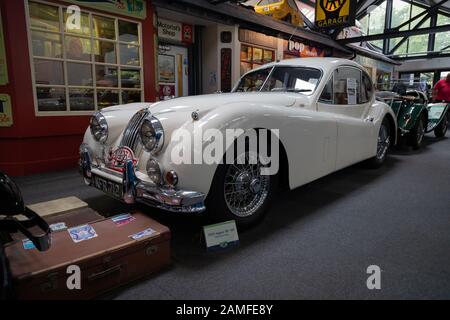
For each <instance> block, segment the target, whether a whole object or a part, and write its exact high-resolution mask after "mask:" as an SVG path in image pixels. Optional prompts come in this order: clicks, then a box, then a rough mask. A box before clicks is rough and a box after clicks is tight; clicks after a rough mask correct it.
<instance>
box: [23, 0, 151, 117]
mask: <svg viewBox="0 0 450 320" xmlns="http://www.w3.org/2000/svg"><path fill="white" fill-rule="evenodd" d="M30 2H34V3H39V4H43V5H50V6H53V7H55V8H58V13H59V28H60V30H59V31H48V30H43V29H40V28H35V27H33V28H32V27H31V16H30V7H29V3H30ZM24 4H25V19H26V26H27V37H28V52H29V59H30V72H31V80H32V88H33V102H34V110H35V115H36V116H37V117H46V116H86V115H92V114H93V113H95V112H97V111H99V110H101V108H100V107H99V105H98V91H102V90H109V91H113V92H116V91H117V94H118V100H119V101H118V104H117V105H121V104H123V99H122V94H123V92H130V91H134V92H140V93H141V101H144V97H145V83H144V56H143V47H144V45H143V42H142V41H143V35H142V31H143V28H142V21H138V20H133V19H127V18H123V17H122V16H114V15H111V14H104V13H102V12H98V11H96V10H85V9H82V10H81V14H88V17H89V28H90V30H91V34H90V35H89V36H86V35H77V34H74V33H67V32H66V30H65V26H64V13H65V11H64V9H67V8H68V7H70V4H67V5H66V4H60V3H51V2H48V1H43V0H24ZM93 16H98V17H103V18H108V19H113V20H114V28H115V32H116V39H115V40H111V39H103V38H99V37H95V36H94V34H93V33H92V30H93V28H92V22H93ZM119 20H121V21H124V22H130V23H134V24H137V27H138V41H139V43H137V44H135V43H130V42H125V41H120V37H119ZM33 31H38V32H39V31H40V32H48V33H51V34H55V35H59V36H60V37H61V47H62V58H53V57H43V56H34V52H33V41H32V32H33ZM66 36H69V37H70V36H74V37H80V38H83V39H89V40H90V42H91V53H90V60H89V61H82V60H72V59H67V58H66V49H67V48H66V46H65V42H66ZM94 41H103V42H110V43H113V44H114V45H115V53H116V63H115V64H112V63H104V62H96V60H95V54H94ZM121 44H122V45H123V44H127V45H134V46H137V47H138V53H139V65H138V66H131V65H130V66H125V65H122V64H121V61H120V58H121V57H120V48H119V47H120V45H121ZM35 59H38V60H43V61H57V62H61V63H62V64H63V73H64V74H63V79H64V84H63V85H40V84H37V83H36V73H35V72H36V69H35V63H34V60H35ZM68 63H80V64H86V65H90V66H91V71H92V86H77V85H69V82H68V80H69V79H68V74H67V69H68V68H67V64H68ZM97 65H99V66H106V67H111V68H116V69H117V73H118V75H117V77H118V85H117V87H98V86H97V79H96V73H95V71H96V66H97ZM127 69H133V70H136V71H139V74H140V88H126V87H122V70H127ZM37 88H56V89H63V90H65V99H66V110H65V111H39V101H38V97H37ZM70 89H74V90H77V89H78V90H92V91H93V95H94V97H93V98H94V110H81V111H78V110H74V111H71V110H70Z"/></svg>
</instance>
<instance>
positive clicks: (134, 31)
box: [119, 20, 139, 44]
mask: <svg viewBox="0 0 450 320" xmlns="http://www.w3.org/2000/svg"><path fill="white" fill-rule="evenodd" d="M119 40H120V41H123V42H130V43H135V44H139V31H138V25H137V24H136V23H132V22H128V21H121V20H119Z"/></svg>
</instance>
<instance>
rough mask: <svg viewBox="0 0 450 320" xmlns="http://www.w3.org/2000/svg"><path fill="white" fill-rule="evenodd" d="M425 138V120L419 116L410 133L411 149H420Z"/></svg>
mask: <svg viewBox="0 0 450 320" xmlns="http://www.w3.org/2000/svg"><path fill="white" fill-rule="evenodd" d="M424 136H425V119H424V117H423V116H421V117H420V118H419V119H418V120H417V123H416V125H415V126H414V128H413V129H412V130H411V132H410V136H409V139H410V145H411V147H413V149H415V150H417V149H420V148H421V147H422V144H423V139H424Z"/></svg>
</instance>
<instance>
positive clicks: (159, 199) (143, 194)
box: [80, 145, 206, 213]
mask: <svg viewBox="0 0 450 320" xmlns="http://www.w3.org/2000/svg"><path fill="white" fill-rule="evenodd" d="M90 154H91V153H90V151H89V148H88V147H87V146H85V145H82V146H81V147H80V173H81V175H82V176H83V178H84V181H85V183H86V184H87V185H89V186H93V183H92V177H93V175H96V176H99V177H102V178H104V179H107V180H109V181H112V182H114V183H117V184H121V185H122V186H123V197H122V199H120V200H122V201H124V202H126V203H135V202H140V203H144V204H146V205H149V206H152V207H155V208H159V209H162V210H166V211H170V212H181V213H200V212H203V211H205V210H206V207H205V197H206V196H205V194H203V193H201V192H195V191H187V190H178V189H175V188H170V187H163V186H156V185H151V184H149V183H147V182H145V181H141V180H140V179H138V178H137V176H136V174H135V171H134V167H133V164H132V162H131V161H130V162H129V163H127V164H126V167H125V170H124V172H123V174H121V173H119V172H116V171H113V170H110V169H108V168H104V167H101V166H98V165H95V164H93V163H92V160H91V156H90Z"/></svg>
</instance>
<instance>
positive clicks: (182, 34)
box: [158, 19, 194, 43]
mask: <svg viewBox="0 0 450 320" xmlns="http://www.w3.org/2000/svg"><path fill="white" fill-rule="evenodd" d="M158 37H159V38H161V39H166V40H172V41H177V42H184V43H193V42H194V28H193V26H192V25H190V24H184V23H181V22H176V21H170V20H166V19H158Z"/></svg>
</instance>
